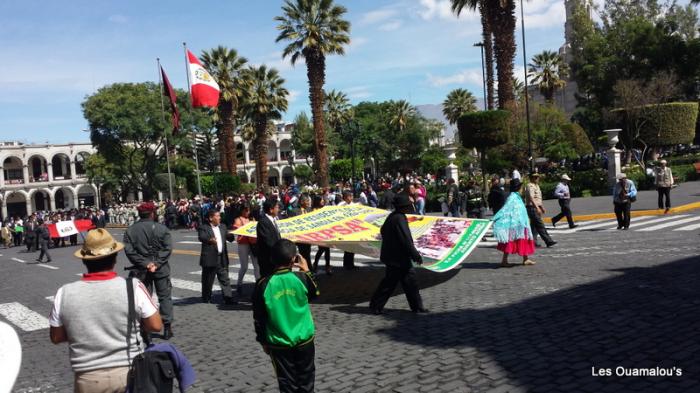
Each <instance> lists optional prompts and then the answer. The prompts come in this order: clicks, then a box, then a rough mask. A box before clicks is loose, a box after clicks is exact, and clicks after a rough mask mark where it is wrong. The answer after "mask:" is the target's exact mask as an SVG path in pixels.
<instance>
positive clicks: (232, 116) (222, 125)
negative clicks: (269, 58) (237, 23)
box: [202, 45, 248, 175]
mask: <svg viewBox="0 0 700 393" xmlns="http://www.w3.org/2000/svg"><path fill="white" fill-rule="evenodd" d="M247 62H248V60H246V58H245V57H241V56H239V55H238V52H236V50H235V49H229V48H227V47H225V46H221V45H220V46H218V47H216V48H213V49H210V50H208V51H202V63H203V65H204V67H205V68H206V69H207V70H208V71H209V72H210V73H211V75H212V77H213V78H214V79H215V80H216V82H217V83H218V84H219V88H220V89H221V93H220V98H219V106H218V108H217V109H218V111H217V115H218V122H217V128H218V130H219V135H218V136H219V157H220V158H219V159H220V165H221V170H222V171H223V172H228V173H230V174H232V175H235V174H236V144H235V143H234V141H233V130H234V129H235V128H236V122H235V120H236V116H237V112H238V108H239V106H240V100H241V97H242V96H243V92H244V90H245V86H246V84H247V81H246V79H245V77H244V75H245V73H243V70H244V68H245V66H246V63H247Z"/></svg>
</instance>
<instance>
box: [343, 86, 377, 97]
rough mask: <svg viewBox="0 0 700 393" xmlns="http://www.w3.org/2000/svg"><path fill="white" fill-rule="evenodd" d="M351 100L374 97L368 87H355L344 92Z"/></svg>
mask: <svg viewBox="0 0 700 393" xmlns="http://www.w3.org/2000/svg"><path fill="white" fill-rule="evenodd" d="M343 91H344V92H345V93H346V94H347V95H348V97H349V98H351V99H356V100H361V99H364V98H368V97H371V96H372V92H371V91H370V90H369V87H368V86H353V87H348V88H347V89H345V90H343Z"/></svg>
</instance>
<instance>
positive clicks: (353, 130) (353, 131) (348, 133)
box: [344, 120, 360, 194]
mask: <svg viewBox="0 0 700 393" xmlns="http://www.w3.org/2000/svg"><path fill="white" fill-rule="evenodd" d="M359 130H360V125H359V124H358V123H357V121H355V120H350V121H348V122H347V123H345V127H344V131H345V132H344V133H345V137H346V138H348V139H349V140H350V168H351V169H350V170H351V172H350V184H351V186H352V189H353V194H354V193H355V137H356V136H357V133H358V132H359Z"/></svg>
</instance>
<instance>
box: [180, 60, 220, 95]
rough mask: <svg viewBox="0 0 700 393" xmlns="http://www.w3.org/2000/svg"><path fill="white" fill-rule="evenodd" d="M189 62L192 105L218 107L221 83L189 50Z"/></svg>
mask: <svg viewBox="0 0 700 393" xmlns="http://www.w3.org/2000/svg"><path fill="white" fill-rule="evenodd" d="M187 63H188V65H189V69H190V81H191V82H192V107H194V108H197V107H202V106H207V107H216V106H218V105H219V85H218V84H217V83H216V81H215V80H214V78H212V77H211V75H210V74H209V72H208V71H207V70H206V69H205V68H204V67H203V66H202V63H200V62H199V59H197V56H195V55H194V54H192V52H190V51H189V49H188V50H187Z"/></svg>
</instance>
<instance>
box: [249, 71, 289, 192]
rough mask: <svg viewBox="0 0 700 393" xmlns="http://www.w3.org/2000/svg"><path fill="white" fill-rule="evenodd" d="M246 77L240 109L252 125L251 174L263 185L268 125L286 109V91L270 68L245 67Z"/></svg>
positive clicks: (264, 183)
mask: <svg viewBox="0 0 700 393" xmlns="http://www.w3.org/2000/svg"><path fill="white" fill-rule="evenodd" d="M246 74H247V77H248V78H249V79H248V80H249V85H248V89H246V94H245V100H244V104H243V108H244V110H245V112H246V116H247V117H248V118H249V119H250V121H251V123H252V124H253V127H254V128H255V141H254V142H253V144H254V145H255V174H256V177H257V179H256V183H257V184H258V186H263V187H266V185H267V170H268V168H267V141H268V135H269V124H270V122H271V121H272V120H278V119H281V118H282V112H284V111H286V110H287V96H289V91H287V89H286V88H285V87H284V79H283V78H282V77H281V76H280V75H279V72H277V70H276V69H274V68H267V67H266V66H264V65H262V66H260V67H250V68H248V70H246Z"/></svg>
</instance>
